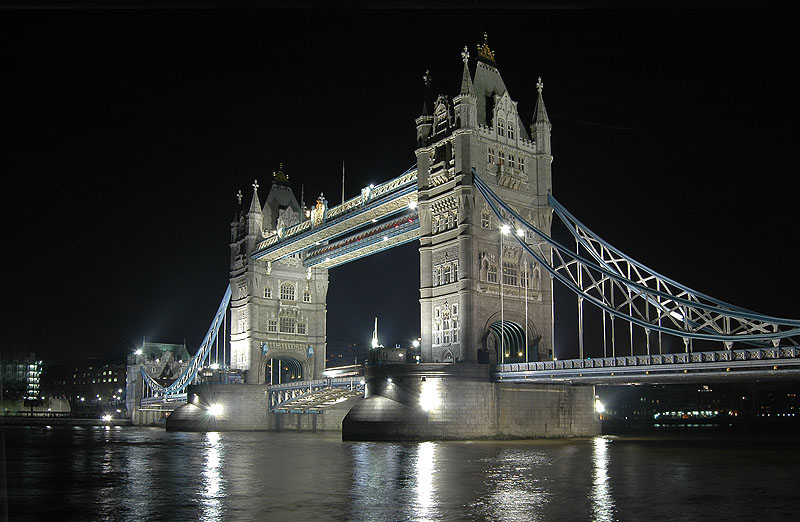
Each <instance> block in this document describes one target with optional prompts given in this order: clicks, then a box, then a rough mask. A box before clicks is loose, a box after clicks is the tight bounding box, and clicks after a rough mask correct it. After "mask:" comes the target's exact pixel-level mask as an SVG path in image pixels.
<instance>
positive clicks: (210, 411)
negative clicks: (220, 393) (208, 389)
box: [208, 404, 222, 417]
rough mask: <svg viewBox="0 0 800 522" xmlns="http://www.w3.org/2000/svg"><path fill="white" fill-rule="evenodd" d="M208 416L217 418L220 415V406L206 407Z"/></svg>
mask: <svg viewBox="0 0 800 522" xmlns="http://www.w3.org/2000/svg"><path fill="white" fill-rule="evenodd" d="M208 414H209V415H213V416H214V417H218V416H219V415H222V405H221V404H212V405H211V406H209V407H208Z"/></svg>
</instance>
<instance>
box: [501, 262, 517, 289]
mask: <svg viewBox="0 0 800 522" xmlns="http://www.w3.org/2000/svg"><path fill="white" fill-rule="evenodd" d="M503 284H504V285H512V286H516V285H517V265H516V264H514V263H513V262H511V261H503Z"/></svg>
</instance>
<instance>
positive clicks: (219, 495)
mask: <svg viewBox="0 0 800 522" xmlns="http://www.w3.org/2000/svg"><path fill="white" fill-rule="evenodd" d="M4 437H5V444H6V452H5V455H6V461H7V462H6V471H7V484H8V498H9V519H10V520H15V521H17V520H45V519H49V518H54V517H56V518H57V519H58V520H59V522H68V521H71V520H75V521H78V520H80V521H85V520H207V521H219V520H326V521H328V520H332V521H336V520H348V521H349V520H353V521H384V520H409V521H412V520H413V521H417V520H419V521H424V520H497V521H503V520H509V521H510V520H513V521H518V520H598V521H610V520H669V519H680V520H704V519H707V518H708V515H709V514H710V513H713V514H714V516H715V517H717V518H720V519H723V518H735V519H762V518H769V517H771V518H781V517H783V518H786V519H791V518H792V517H793V515H794V510H795V507H796V505H798V500H800V499H798V495H797V494H796V493H794V489H793V488H776V487H772V486H771V485H774V484H791V483H793V480H794V478H795V477H794V475H795V473H796V470H797V469H800V458H799V457H798V453H799V452H800V450H798V448H797V446H796V445H795V444H776V443H774V441H770V443H769V444H752V443H748V442H734V443H731V442H730V441H728V442H725V441H723V442H720V441H686V440H669V439H663V440H636V439H631V440H626V439H624V438H616V439H609V438H602V437H597V438H594V439H578V440H567V441H507V442H500V441H497V442H489V441H485V442H423V443H355V442H342V441H341V440H340V438H339V437H340V435H339V434H338V433H327V434H310V433H289V432H284V433H208V434H204V433H167V432H164V431H163V430H160V429H139V428H124V429H111V430H106V429H104V428H68V427H54V428H52V429H46V428H44V427H42V428H6V429H5V430H4ZM762 484H763V486H761V485H762ZM742 499H747V501H746V502H743V500H742ZM675 506H680V508H681V509H680V512H677V511H676V510H675Z"/></svg>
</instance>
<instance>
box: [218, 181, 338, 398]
mask: <svg viewBox="0 0 800 522" xmlns="http://www.w3.org/2000/svg"><path fill="white" fill-rule="evenodd" d="M306 219H307V217H306V213H305V210H304V208H303V207H301V206H300V204H298V202H297V199H296V198H295V196H294V193H293V192H292V189H291V187H290V186H289V178H288V176H287V175H286V174H285V173H284V172H283V166H281V168H280V169H279V170H278V172H275V173H273V180H272V185H271V187H270V191H269V194H268V195H267V199H266V201H265V203H264V206H263V207H261V206H260V202H259V199H258V183H257V182H256V183H254V184H253V199H252V201H251V204H250V209H249V210H248V212H247V213H246V214H244V213H240V215H239V217H238V219H237V221H234V222H233V223H231V272H230V284H231V290H232V295H231V367H232V368H235V369H241V370H246V372H247V383H248V384H261V383H264V382H267V383H269V382H270V381H272V382H273V383H278V382H286V381H287V380H299V379H318V378H321V377H322V373H323V372H324V370H325V352H326V322H325V314H326V304H325V303H326V300H327V293H328V270H327V269H324V268H305V267H304V266H303V259H302V256H303V255H304V254H296V255H293V256H289V257H285V258H283V259H280V260H278V261H275V262H272V263H267V262H263V261H258V260H253V259H251V258H250V254H251V253H252V252H253V251H254V250H256V248H257V247H258V244H259V243H260V242H261V241H263V240H264V239H266V238H268V237H271V236H272V235H274V234H278V235H283V234H284V232H285V231H286V229H288V228H290V227H292V226H294V225H296V224H298V223H300V222H301V221H304V220H306Z"/></svg>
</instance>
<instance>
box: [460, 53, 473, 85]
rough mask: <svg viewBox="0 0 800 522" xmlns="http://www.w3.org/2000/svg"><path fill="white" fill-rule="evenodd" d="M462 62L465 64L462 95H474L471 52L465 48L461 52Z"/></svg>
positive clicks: (462, 76) (462, 77)
mask: <svg viewBox="0 0 800 522" xmlns="http://www.w3.org/2000/svg"><path fill="white" fill-rule="evenodd" d="M461 60H462V61H463V62H464V72H463V73H462V74H461V94H474V92H473V89H472V77H471V76H470V74H469V50H467V46H466V45H465V46H464V50H463V51H461Z"/></svg>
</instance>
